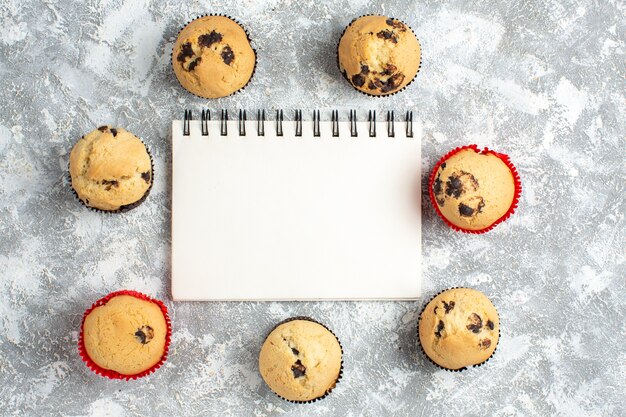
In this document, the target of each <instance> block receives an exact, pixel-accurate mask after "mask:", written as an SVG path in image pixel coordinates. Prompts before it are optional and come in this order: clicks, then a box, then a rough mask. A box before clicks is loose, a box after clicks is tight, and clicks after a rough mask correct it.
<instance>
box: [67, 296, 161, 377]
mask: <svg viewBox="0 0 626 417" xmlns="http://www.w3.org/2000/svg"><path fill="white" fill-rule="evenodd" d="M118 295H130V296H132V297H136V298H139V299H141V300H146V301H150V302H152V303H155V304H156V305H158V306H159V308H160V309H161V312H162V313H163V316H164V317H165V325H166V326H167V331H166V333H165V347H164V349H163V356H161V359H160V360H159V362H157V363H156V364H155V365H153V366H152V367H150V368H149V369H146V370H145V371H142V372H140V373H137V374H133V375H124V374H120V373H119V372H116V371H113V370H110V369H105V368H102V367H101V366H99V365H97V364H96V363H95V362H94V361H92V360H91V358H90V357H89V355H88V354H87V349H86V348H85V341H84V338H83V332H84V328H83V326H84V324H85V318H87V316H88V315H89V313H91V312H92V311H93V309H95V308H96V307H100V306H103V305H105V304H106V303H107V302H109V300H110V299H112V298H113V297H117V296H118ZM171 341H172V322H171V320H170V316H169V314H168V312H167V307H166V306H165V304H163V302H161V301H159V300H157V299H154V298H151V297H149V296H147V295H145V294H142V293H140V292H137V291H132V290H120V291H115V292H112V293H110V294H108V295H106V296H104V297H102V298H101V299H99V300H98V301H96V302H95V303H93V304H92V306H91V307H89V308H88V309H87V311H85V314H83V320H82V321H81V323H80V336H79V337H78V353H79V354H80V357H81V358H82V360H83V362H85V364H86V365H87V367H88V368H89V369H91V370H92V371H93V372H95V373H96V374H98V375H101V376H104V377H107V378H109V379H123V380H126V381H128V380H131V379H138V378H143V377H144V376H146V375H149V374H151V373H153V372H154V371H156V370H157V369H159V368H160V367H161V365H163V363H165V361H166V360H167V354H168V351H169V347H170V343H171Z"/></svg>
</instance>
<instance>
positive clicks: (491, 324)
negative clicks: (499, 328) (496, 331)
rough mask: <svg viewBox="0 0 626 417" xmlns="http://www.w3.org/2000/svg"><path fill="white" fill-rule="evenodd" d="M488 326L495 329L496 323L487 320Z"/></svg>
mask: <svg viewBox="0 0 626 417" xmlns="http://www.w3.org/2000/svg"><path fill="white" fill-rule="evenodd" d="M487 327H489V330H493V328H494V325H493V322H492V321H491V320H487Z"/></svg>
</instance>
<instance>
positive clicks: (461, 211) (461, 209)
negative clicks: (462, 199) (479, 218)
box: [459, 203, 474, 217]
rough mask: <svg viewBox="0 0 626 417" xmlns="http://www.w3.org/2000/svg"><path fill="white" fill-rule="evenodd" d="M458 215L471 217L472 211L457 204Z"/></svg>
mask: <svg viewBox="0 0 626 417" xmlns="http://www.w3.org/2000/svg"><path fill="white" fill-rule="evenodd" d="M459 214H460V215H461V216H463V217H472V214H474V209H473V208H471V207H470V206H466V205H465V204H463V203H461V204H459Z"/></svg>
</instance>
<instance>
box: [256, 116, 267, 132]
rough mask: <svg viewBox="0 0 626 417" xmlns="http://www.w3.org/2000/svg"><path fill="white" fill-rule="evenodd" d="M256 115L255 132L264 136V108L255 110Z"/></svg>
mask: <svg viewBox="0 0 626 417" xmlns="http://www.w3.org/2000/svg"><path fill="white" fill-rule="evenodd" d="M256 116H257V117H256V120H257V129H256V133H257V135H259V136H265V109H264V110H257V113H256Z"/></svg>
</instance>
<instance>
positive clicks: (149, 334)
mask: <svg viewBox="0 0 626 417" xmlns="http://www.w3.org/2000/svg"><path fill="white" fill-rule="evenodd" d="M135 337H136V338H137V340H139V342H140V343H141V344H142V345H145V344H147V343H150V341H151V340H152V338H153V337H154V330H153V329H152V327H150V326H141V327H140V328H139V329H137V331H136V332H135Z"/></svg>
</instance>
